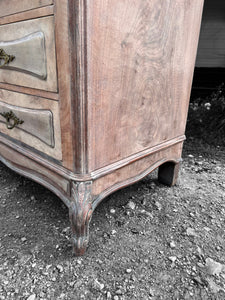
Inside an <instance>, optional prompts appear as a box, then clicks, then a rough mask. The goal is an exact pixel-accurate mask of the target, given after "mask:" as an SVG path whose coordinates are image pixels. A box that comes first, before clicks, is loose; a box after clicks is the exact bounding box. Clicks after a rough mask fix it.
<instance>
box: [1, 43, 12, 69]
mask: <svg viewBox="0 0 225 300" xmlns="http://www.w3.org/2000/svg"><path fill="white" fill-rule="evenodd" d="M14 59H15V56H14V55H9V54H7V53H6V52H5V51H4V50H3V49H2V48H0V60H4V63H3V64H2V65H0V68H3V67H4V66H6V65H8V64H9V63H10V62H11V61H13V60H14Z"/></svg>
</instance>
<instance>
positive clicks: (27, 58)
mask: <svg viewBox="0 0 225 300" xmlns="http://www.w3.org/2000/svg"><path fill="white" fill-rule="evenodd" d="M202 6H203V0H20V1H18V0H0V61H1V67H0V159H1V161H2V162H3V163H5V164H6V165H7V166H8V167H10V168H11V169H13V170H15V171H16V172H18V173H20V174H22V175H24V176H27V177H29V178H31V179H33V180H35V181H37V182H39V183H40V184H42V185H44V186H46V187H47V188H48V189H50V190H51V191H53V192H54V193H55V194H56V195H57V196H58V197H60V198H61V199H62V200H63V201H64V202H65V204H66V205H67V206H68V208H69V215H70V220H71V224H72V243H73V249H74V252H75V253H76V254H77V255H82V254H83V253H84V251H85V249H86V247H87V244H88V235H89V233H88V226H89V222H90V220H91V216H92V213H93V211H94V210H95V208H96V207H97V205H98V204H99V203H100V202H101V201H102V199H103V198H105V197H106V196H107V195H109V194H110V193H112V192H114V191H115V190H118V189H120V188H122V187H124V186H127V185H129V184H132V183H134V182H136V181H138V180H140V179H142V178H143V177H144V176H146V175H147V174H149V173H150V172H151V171H153V170H154V169H156V168H158V167H159V180H160V181H161V182H163V183H165V184H168V185H173V184H175V182H176V178H177V174H178V166H179V162H180V159H181V152H182V145H183V141H184V139H185V136H184V133H185V125H186V117H187V110H188V101H189V95H190V89H191V83H192V75H193V69H194V64H195V57H196V50H197V43H198V36H199V29H200V23H201V13H202Z"/></svg>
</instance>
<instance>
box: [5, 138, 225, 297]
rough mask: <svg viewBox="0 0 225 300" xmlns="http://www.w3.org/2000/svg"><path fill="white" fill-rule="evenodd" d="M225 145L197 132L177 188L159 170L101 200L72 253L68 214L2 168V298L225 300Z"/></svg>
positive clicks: (46, 193) (188, 147)
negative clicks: (78, 253) (82, 248)
mask: <svg viewBox="0 0 225 300" xmlns="http://www.w3.org/2000/svg"><path fill="white" fill-rule="evenodd" d="M224 153H225V148H222V147H214V146H209V145H206V144H204V145H203V144H201V143H200V142H198V141H197V140H195V139H194V138H189V139H188V140H187V141H186V143H185V147H184V154H183V163H182V168H181V171H180V177H179V181H178V184H177V185H176V186H174V187H172V188H168V187H165V186H163V185H161V184H159V183H158V182H157V172H153V173H152V174H151V175H149V176H148V177H146V178H145V179H144V180H142V181H140V182H139V183H137V184H134V185H132V186H130V187H128V188H125V189H122V190H120V191H118V192H116V193H114V194H113V195H111V196H109V197H108V198H107V199H106V200H105V201H103V202H102V203H101V204H100V206H99V207H98V208H97V210H96V211H95V213H94V216H93V219H92V222H91V226H90V234H91V235H90V243H89V248H88V250H87V252H86V254H85V256H84V257H82V258H76V257H74V256H72V254H71V244H70V227H69V219H68V211H67V208H66V207H65V206H64V204H63V203H62V202H61V201H60V200H59V199H58V198H57V197H56V196H55V195H54V194H52V193H51V192H50V191H48V190H46V189H45V188H44V187H42V186H40V185H38V184H36V183H34V182H32V181H30V180H28V179H26V178H23V177H21V176H19V175H17V174H15V173H14V172H12V171H11V170H9V169H7V168H6V167H5V166H4V165H2V164H0V183H1V184H0V299H1V300H3V299H4V300H5V299H7V300H8V299H9V300H13V299H16V300H18V299H28V300H37V299H38V300H41V299H53V300H55V299H92V300H93V299H114V300H122V299H129V300H130V299H163V300H168V299H202V300H207V299H221V300H224V299H225V265H224V264H225V252H224V250H225V239H224V222H225V172H224V167H225V155H224Z"/></svg>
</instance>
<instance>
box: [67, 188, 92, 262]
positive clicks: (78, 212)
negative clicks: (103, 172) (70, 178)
mask: <svg viewBox="0 0 225 300" xmlns="http://www.w3.org/2000/svg"><path fill="white" fill-rule="evenodd" d="M91 187H92V183H91V182H80V183H79V182H78V183H73V186H72V199H71V204H70V208H69V215H70V222H71V227H72V245H73V252H74V253H75V255H76V256H81V255H84V253H85V251H86V248H87V246H88V241H89V222H90V220H91V216H92V213H93V209H92V195H91Z"/></svg>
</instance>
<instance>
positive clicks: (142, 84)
mask: <svg viewBox="0 0 225 300" xmlns="http://www.w3.org/2000/svg"><path fill="white" fill-rule="evenodd" d="M202 6H203V0H198V1H190V0H151V1H146V0H139V1H137V0H123V1H114V0H105V1H101V0H96V1H88V5H87V7H86V9H87V66H88V69H87V72H88V84H87V86H88V96H87V98H88V140H89V143H88V144H89V168H90V170H95V169H98V168H100V167H103V166H106V165H107V164H109V163H112V162H115V161H118V160H120V159H122V158H124V157H127V156H130V155H132V154H134V153H137V152H139V151H142V150H143V149H147V148H151V147H153V146H155V145H157V144H158V143H161V142H163V141H167V140H170V139H172V138H174V137H176V136H181V135H183V134H184V131H185V124H186V116H187V109H188V102H189V95H190V89H191V83H192V75H193V69H194V64H195V57H196V50H197V43H198V36H199V30H200V23H201V12H202Z"/></svg>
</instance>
